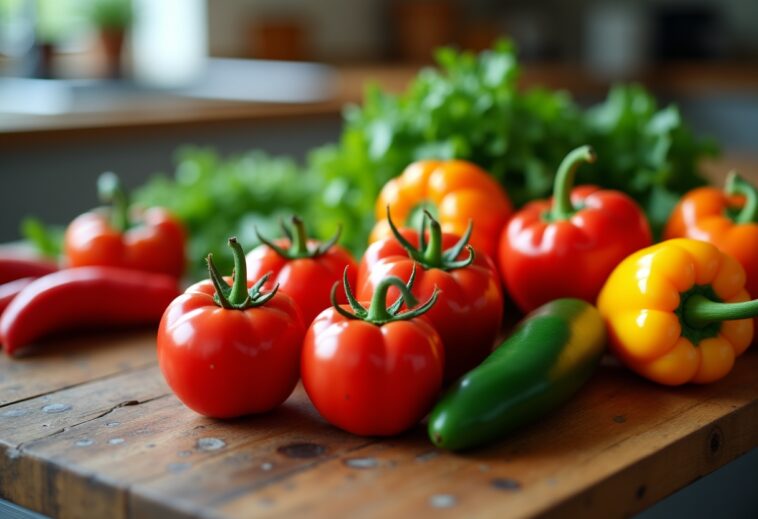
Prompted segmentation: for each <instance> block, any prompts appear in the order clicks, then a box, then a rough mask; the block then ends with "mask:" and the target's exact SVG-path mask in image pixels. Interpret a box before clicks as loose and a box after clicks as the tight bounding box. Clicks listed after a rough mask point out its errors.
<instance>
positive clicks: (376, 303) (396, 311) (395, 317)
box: [331, 265, 439, 326]
mask: <svg viewBox="0 0 758 519" xmlns="http://www.w3.org/2000/svg"><path fill="white" fill-rule="evenodd" d="M347 271H348V267H345V271H344V272H343V274H342V283H343V284H344V287H345V296H346V297H347V301H348V304H349V305H350V308H351V309H352V310H353V312H352V313H351V312H350V311H348V310H346V309H345V308H342V306H340V304H339V303H338V302H337V287H339V283H335V284H334V286H333V287H332V293H331V300H332V306H334V309H335V310H336V311H337V313H339V314H340V315H342V316H343V317H345V318H347V319H359V320H361V321H366V322H369V323H372V324H375V325H377V326H381V325H383V324H386V323H390V322H393V321H404V320H408V319H413V318H414V317H418V316H420V315H422V314H424V313H426V312H428V311H429V310H430V309H431V308H432V306H434V304H435V303H436V302H437V297H438V295H439V290H438V289H437V287H435V288H434V292H433V293H432V296H431V297H430V298H429V299H428V300H427V301H426V302H425V303H424V304H422V305H420V306H418V300H417V299H416V298H415V297H414V296H413V294H412V293H411V288H413V282H414V281H415V279H416V266H415V265H414V266H413V270H412V271H411V276H410V278H409V279H408V282H407V283H404V282H403V280H402V279H400V278H399V277H397V276H388V277H386V278H384V279H382V280H381V281H380V282H379V284H378V285H377V286H376V288H375V290H374V295H373V296H372V297H371V303H370V304H369V307H368V309H366V308H365V307H364V306H363V305H361V304H360V303H359V302H358V301H357V300H356V299H355V296H354V295H353V293H352V290H351V289H350V283H349V282H348V279H347ZM393 286H394V287H396V288H397V289H398V290H400V296H399V297H398V298H397V299H396V300H395V302H394V303H392V304H391V305H390V306H387V293H388V292H389V289H390V287H393ZM403 303H404V304H405V306H406V307H408V308H411V310H407V311H405V312H400V308H401V307H402V306H403ZM414 307H415V308H414Z"/></svg>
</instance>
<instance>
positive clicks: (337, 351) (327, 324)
mask: <svg viewBox="0 0 758 519" xmlns="http://www.w3.org/2000/svg"><path fill="white" fill-rule="evenodd" d="M344 308H345V309H347V310H349V307H347V306H344ZM443 365H444V348H443V346H442V342H441V340H440V338H439V335H438V334H437V333H436V332H435V330H434V329H433V328H432V327H431V326H430V325H429V324H428V323H427V322H426V321H425V319H424V318H423V317H421V318H415V319H411V320H408V321H396V322H392V323H388V324H384V325H382V326H377V325H374V324H371V323H367V322H365V321H360V320H348V319H346V318H345V317H343V316H341V315H340V314H338V313H337V312H336V311H335V310H334V309H333V308H328V309H326V310H324V311H323V312H322V313H321V314H320V315H319V316H318V317H317V318H316V319H315V320H314V321H313V323H312V324H311V326H310V328H309V329H308V332H307V333H306V336H305V341H304V344H303V355H302V365H301V373H302V378H303V386H304V387H305V390H306V392H307V393H308V397H309V398H310V399H311V402H313V405H314V406H315V407H316V409H317V410H318V412H319V413H320V414H321V416H323V417H324V419H325V420H327V421H328V422H330V423H331V424H333V425H335V426H337V427H339V428H340V429H344V430H345V431H348V432H351V433H353V434H358V435H361V436H392V435H395V434H399V433H401V432H403V431H406V430H408V429H410V428H411V427H413V426H414V425H415V424H417V423H418V422H419V421H420V420H421V419H422V418H423V417H424V416H426V414H427V413H428V412H429V410H430V409H431V406H432V405H434V402H435V401H436V399H437V396H438V395H439V392H440V389H441V387H442V374H443Z"/></svg>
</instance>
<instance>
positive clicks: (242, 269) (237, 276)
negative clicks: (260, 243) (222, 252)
mask: <svg viewBox="0 0 758 519" xmlns="http://www.w3.org/2000/svg"><path fill="white" fill-rule="evenodd" d="M229 247H231V248H232V254H233V255H234V272H233V273H232V276H233V282H232V290H231V292H229V302H230V303H231V304H232V305H233V306H239V305H242V304H245V302H246V301H247V299H249V297H250V296H249V295H248V293H247V264H246V263H245V251H243V250H242V246H241V245H240V244H239V242H238V241H237V238H235V237H231V238H229Z"/></svg>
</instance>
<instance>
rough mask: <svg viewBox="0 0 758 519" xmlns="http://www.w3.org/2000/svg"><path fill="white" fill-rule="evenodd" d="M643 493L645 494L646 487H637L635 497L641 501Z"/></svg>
mask: <svg viewBox="0 0 758 519" xmlns="http://www.w3.org/2000/svg"><path fill="white" fill-rule="evenodd" d="M645 493H647V487H646V486H645V485H640V486H638V487H637V492H636V493H635V495H636V496H637V499H642V498H643V497H645Z"/></svg>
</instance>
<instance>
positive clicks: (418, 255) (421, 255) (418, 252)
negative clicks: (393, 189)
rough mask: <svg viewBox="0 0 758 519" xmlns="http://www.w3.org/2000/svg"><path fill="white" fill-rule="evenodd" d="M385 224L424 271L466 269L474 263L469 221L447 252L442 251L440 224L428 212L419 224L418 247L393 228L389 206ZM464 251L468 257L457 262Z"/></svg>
mask: <svg viewBox="0 0 758 519" xmlns="http://www.w3.org/2000/svg"><path fill="white" fill-rule="evenodd" d="M387 223H388V224H389V226H390V231H391V232H392V235H393V236H394V237H395V239H396V240H397V241H398V243H400V245H401V246H402V247H403V248H404V249H405V250H406V252H407V253H408V257H410V258H411V259H413V260H414V261H416V262H417V263H420V264H421V265H422V266H423V267H424V268H426V269H430V268H437V269H442V270H446V271H449V270H455V269H460V268H464V267H468V266H469V265H471V263H473V261H474V258H475V253H474V248H473V247H472V246H471V245H469V244H468V241H469V239H471V232H472V231H473V228H474V223H473V221H471V220H469V222H468V227H467V228H466V232H465V233H463V236H461V238H460V240H458V242H456V244H455V245H453V246H452V247H450V248H449V249H447V250H442V226H440V223H439V222H438V221H437V220H436V219H435V218H434V217H433V216H432V215H431V213H430V212H429V211H424V215H423V217H422V220H421V222H420V224H419V231H418V232H419V237H418V239H419V246H418V247H415V246H414V245H413V244H412V243H411V242H409V241H408V240H407V239H406V238H405V236H403V235H402V234H401V233H400V231H399V230H398V228H397V227H396V226H395V222H393V221H392V215H391V214H390V208H389V206H387ZM427 225H428V226H429V231H428V232H427V230H426V228H427ZM427 235H428V236H427ZM427 238H428V240H427ZM464 249H465V250H466V251H467V252H468V256H467V257H466V258H464V259H462V260H459V259H458V256H460V254H461V252H463V250H464Z"/></svg>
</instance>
